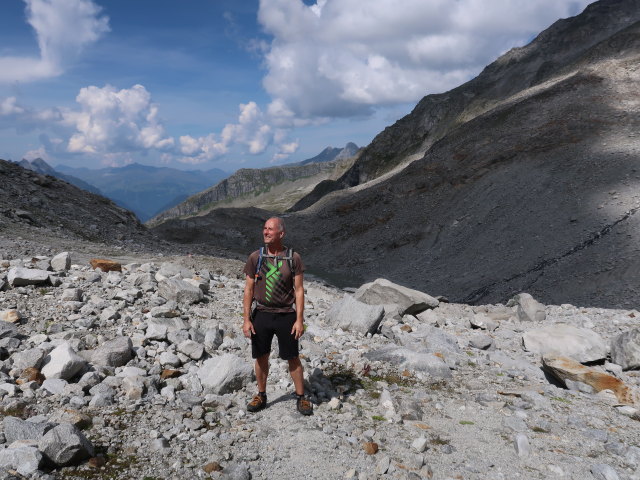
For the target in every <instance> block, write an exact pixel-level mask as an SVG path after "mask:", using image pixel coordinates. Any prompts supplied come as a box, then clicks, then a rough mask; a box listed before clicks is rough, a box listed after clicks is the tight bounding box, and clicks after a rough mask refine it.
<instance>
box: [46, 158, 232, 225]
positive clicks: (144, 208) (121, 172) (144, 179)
mask: <svg viewBox="0 0 640 480" xmlns="http://www.w3.org/2000/svg"><path fill="white" fill-rule="evenodd" d="M56 168H57V169H58V170H59V171H60V172H63V173H65V174H69V175H73V176H75V177H78V178H80V179H82V180H84V181H85V182H87V183H90V184H91V185H94V186H96V187H97V188H99V189H100V191H102V192H104V194H105V195H106V196H107V197H109V198H111V199H112V200H114V201H115V202H116V203H118V204H119V205H122V206H123V207H125V208H128V209H129V210H131V211H133V212H134V213H135V214H136V215H137V216H138V218H140V220H142V221H145V220H148V219H149V218H151V217H153V216H154V215H155V214H157V213H159V212H161V211H163V210H165V209H167V208H169V207H172V206H174V205H176V204H177V203H179V202H180V201H181V200H183V199H184V198H185V197H186V196H189V195H193V194H194V193H197V192H199V191H201V190H203V189H205V188H207V187H209V186H211V185H213V184H215V183H216V182H218V181H220V180H221V179H223V178H225V177H226V176H227V175H228V173H226V172H224V171H222V170H220V169H211V170H206V171H200V170H195V171H185V170H177V169H175V168H168V167H152V166H148V165H140V164H137V163H134V164H131V165H127V166H125V167H119V168H115V167H113V168H101V169H97V170H91V169H88V168H72V167H68V166H66V165H58V166H57V167H56Z"/></svg>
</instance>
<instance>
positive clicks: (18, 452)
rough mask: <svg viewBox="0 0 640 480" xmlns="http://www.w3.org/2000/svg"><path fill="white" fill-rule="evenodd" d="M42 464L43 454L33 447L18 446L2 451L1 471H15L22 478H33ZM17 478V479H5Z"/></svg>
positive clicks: (0, 452)
mask: <svg viewBox="0 0 640 480" xmlns="http://www.w3.org/2000/svg"><path fill="white" fill-rule="evenodd" d="M41 464H42V453H40V451H39V450H38V449H37V448H36V447H32V446H26V445H23V446H17V447H15V448H11V447H10V448H3V449H2V450H0V470H3V471H6V470H15V471H16V472H18V473H19V474H20V475H21V477H20V478H23V477H29V478H31V474H33V473H35V472H36V471H37V470H38V469H39V468H40V465H41ZM4 478H15V477H4Z"/></svg>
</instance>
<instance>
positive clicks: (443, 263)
mask: <svg viewBox="0 0 640 480" xmlns="http://www.w3.org/2000/svg"><path fill="white" fill-rule="evenodd" d="M631 6H632V7H634V8H631ZM594 12H600V14H601V15H602V16H597V15H596V16H594ZM623 19H624V20H625V21H626V24H625V23H622V22H623ZM638 19H640V2H636V1H633V2H612V1H610V2H600V3H598V4H597V5H592V6H591V7H589V8H588V9H587V12H586V13H585V14H583V15H581V16H578V17H575V18H573V19H568V20H564V21H562V22H560V23H556V24H554V26H552V27H551V28H550V31H547V32H543V33H542V34H541V35H540V36H539V37H538V38H537V39H536V40H535V42H534V43H536V45H537V46H536V48H538V49H539V50H540V51H541V52H546V51H555V52H557V58H565V59H567V61H566V62H563V63H562V65H561V66H560V65H556V66H553V65H552V66H549V67H547V68H546V70H545V74H544V78H546V80H544V81H543V80H541V79H540V76H538V77H536V78H537V79H538V80H536V81H535V82H532V81H529V82H528V84H530V85H531V86H528V88H524V89H522V90H518V91H517V92H515V93H513V94H509V91H510V88H507V86H504V85H503V83H502V82H503V81H506V79H502V78H501V79H500V80H496V82H495V83H492V84H488V86H487V88H488V89H489V90H490V91H491V92H495V93H493V94H492V95H497V92H499V91H501V89H503V90H504V89H506V90H507V91H506V92H505V93H504V96H502V97H500V98H496V100H495V102H493V105H489V104H487V105H485V109H484V111H483V112H478V114H476V115H475V116H473V117H471V118H466V119H465V121H464V122H460V123H459V124H458V125H457V126H455V127H454V126H450V127H449V129H448V131H447V132H446V134H444V135H442V136H440V138H439V139H438V141H436V142H435V143H433V145H431V146H430V148H429V149H428V151H427V152H426V154H425V155H424V156H423V157H422V158H420V159H419V160H417V161H414V162H413V163H411V164H410V165H409V166H408V167H407V168H405V169H404V170H403V171H401V172H399V173H397V174H395V175H394V176H392V177H391V178H389V179H387V180H385V181H382V182H378V183H374V184H372V185H371V186H367V185H366V184H365V185H360V186H358V187H356V188H351V189H347V190H343V191H339V192H334V193H332V194H330V195H328V196H326V197H325V198H323V199H322V200H321V201H319V202H317V203H316V204H315V205H313V206H312V207H310V208H307V209H306V210H304V211H301V212H296V213H294V214H291V215H289V216H288V217H287V225H288V228H289V233H288V238H289V242H290V243H291V244H292V245H294V246H295V247H296V249H297V250H299V251H300V252H301V253H302V254H303V255H304V257H305V263H306V264H307V265H308V266H309V270H310V272H314V271H315V272H319V273H323V274H325V275H328V274H330V275H331V278H332V279H334V280H336V279H337V280H339V281H340V282H341V283H342V284H351V285H358V284H359V283H361V282H362V281H366V280H371V279H374V278H376V277H386V278H389V279H391V280H393V281H395V282H398V283H401V284H403V285H407V286H411V287H414V288H418V289H420V290H422V291H426V292H429V293H431V294H434V295H437V294H441V295H446V296H448V297H449V298H450V299H452V300H458V301H467V302H474V303H488V302H499V301H505V300H506V299H508V298H509V297H510V296H511V295H513V294H514V293H517V292H520V291H528V292H530V293H532V294H533V295H534V296H536V297H538V298H540V299H541V300H543V301H544V302H547V303H563V302H570V303H573V304H576V305H591V306H610V307H618V306H632V305H637V304H638V303H639V302H640V290H639V289H638V288H637V285H639V284H640V273H639V272H640V269H639V268H638V265H637V264H638V260H637V258H638V255H637V254H638V247H637V238H639V237H640V217H639V216H638V215H637V213H636V212H637V209H638V208H640V193H638V192H640V139H639V137H638V135H639V132H640V103H639V102H638V100H637V99H638V98H640V96H639V94H640V88H639V85H640V71H639V70H638V69H637V65H638V62H639V61H640V23H638ZM560 27H562V28H563V29H565V31H567V32H575V33H576V35H577V34H578V33H577V32H578V31H580V30H581V29H582V31H583V32H584V34H585V35H588V34H589V32H592V31H593V30H594V28H595V27H598V28H601V30H602V31H603V32H609V34H608V35H607V36H605V37H604V38H603V37H602V35H600V34H599V35H600V37H599V38H600V39H601V41H600V42H599V43H595V44H592V45H591V46H590V48H583V47H580V48H579V53H576V52H575V51H574V50H573V49H574V48H575V45H574V43H573V42H572V41H570V38H567V39H566V41H564V42H560V41H559V37H558V35H557V31H558V29H559V28H560ZM616 28H617V30H616ZM611 32H613V33H611ZM563 48H566V49H568V50H569V51H567V52H564V51H563ZM529 50H530V47H524V48H523V49H521V50H519V51H520V52H527V51H529ZM522 58H523V60H522V63H519V62H520V60H519V59H518V56H517V55H514V52H509V53H508V54H507V55H506V56H505V57H502V58H501V59H499V60H498V61H497V62H496V63H495V64H494V67H491V68H497V67H495V65H504V68H505V69H508V70H509V71H510V72H511V73H510V76H512V77H514V78H515V77H517V73H518V68H519V67H518V66H519V65H520V68H521V69H522V72H521V73H522V75H523V76H527V74H528V72H530V69H531V63H530V58H529V57H528V56H526V55H523V56H522ZM489 70H490V69H489ZM531 78H532V79H533V77H531ZM476 85H478V83H477V82H476ZM481 93H482V92H478V95H480V94H481ZM416 131H417V130H416ZM365 153H366V152H365ZM389 154H390V155H391V151H390V152H389ZM226 215H227V216H229V217H231V216H232V213H231V212H226ZM244 215H245V212H242V211H241V212H237V215H236V217H235V218H234V220H233V230H234V231H239V232H241V233H244V235H245V236H248V237H249V238H250V240H249V241H247V243H252V242H253V241H256V240H253V239H254V238H256V233H257V234H259V231H258V232H256V231H255V230H256V229H257V228H258V227H256V225H255V224H254V223H255V221H254V220H253V219H252V217H248V218H247V221H246V222H243V221H242V218H241V217H242V216H244ZM256 215H257V213H256V212H252V216H253V217H255V216H256ZM261 215H262V217H263V218H266V217H267V216H268V215H269V213H268V212H262V214H261ZM258 216H260V215H258ZM198 221H200V222H201V223H199V224H190V225H186V224H182V227H184V229H187V230H190V229H193V231H195V230H199V231H200V230H205V231H206V229H207V228H208V226H209V225H211V223H212V222H213V217H212V218H210V219H206V217H205V218H202V219H199V220H198ZM223 221H224V219H222V218H220V217H216V222H217V224H216V228H217V229H218V230H220V229H221V227H222V226H221V222H223ZM243 225H245V227H244V229H243ZM167 228H168V227H167ZM173 228H174V230H176V229H177V224H176V225H174V226H173ZM254 232H255V233H254ZM181 235H182V236H183V237H186V236H187V235H188V234H187V232H186V231H182V233H181ZM257 241H258V242H259V235H258V236H257ZM234 242H237V240H234ZM239 245H240V244H239ZM228 246H229V247H230V248H233V246H234V245H233V243H232V242H230V243H229V244H228Z"/></svg>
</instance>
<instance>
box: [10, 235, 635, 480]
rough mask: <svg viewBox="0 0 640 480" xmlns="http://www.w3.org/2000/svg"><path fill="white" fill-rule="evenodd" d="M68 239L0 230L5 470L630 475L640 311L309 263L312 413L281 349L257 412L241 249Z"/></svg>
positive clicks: (293, 475)
mask: <svg viewBox="0 0 640 480" xmlns="http://www.w3.org/2000/svg"><path fill="white" fill-rule="evenodd" d="M28 231H31V232H32V231H34V230H28ZM25 232H27V230H25ZM67 241H68V240H67ZM60 242H61V243H63V242H64V239H62V240H60ZM61 247H62V245H59V244H54V245H51V246H42V245H41V244H39V243H38V241H37V239H36V238H34V237H29V238H22V239H21V240H9V239H8V238H6V237H3V238H2V240H1V241H0V258H2V260H0V285H2V289H1V290H0V316H2V320H3V323H2V324H0V337H2V338H0V358H1V359H2V361H1V362H0V377H1V378H0V397H1V398H2V400H1V401H0V409H1V410H2V417H3V421H2V426H3V428H2V431H3V433H2V434H0V441H2V442H3V444H2V447H3V449H2V450H0V465H1V466H2V468H3V471H4V473H3V474H2V475H3V476H4V477H3V478H23V477H26V478H69V479H72V478H74V479H75V478H123V479H126V478H132V479H133V478H135V479H140V478H147V479H160V478H162V479H165V478H167V479H168V478H229V479H248V478H254V479H272V478H281V479H299V478H309V479H336V478H358V479H383V478H389V479H418V478H436V479H449V478H450V479H510V478H527V479H529V478H576V479H578V478H580V479H584V478H596V479H615V478H620V479H632V478H640V471H638V468H639V467H640V445H639V441H640V438H639V434H638V428H637V425H638V423H637V418H639V416H638V413H637V411H636V406H637V405H636V404H635V403H634V402H635V398H636V396H634V395H635V394H634V393H633V392H634V389H635V388H636V386H637V383H638V381H639V378H638V376H637V375H636V372H635V371H634V370H633V369H634V368H638V366H640V365H638V364H639V363H640V362H638V359H637V358H635V356H634V355H637V353H635V352H637V350H638V343H637V342H638V340H637V338H636V337H637V335H635V334H634V333H633V332H634V330H633V329H634V327H635V326H636V324H637V318H638V315H640V313H639V312H638V311H636V310H606V309H593V308H581V307H580V306H572V305H561V306H551V305H548V306H546V307H545V306H542V305H540V304H538V303H537V302H536V301H535V300H533V299H532V298H529V297H528V296H527V295H521V296H520V297H518V298H516V299H514V301H513V302H512V303H510V304H508V305H482V306H473V307H471V306H468V305H462V304H449V303H444V302H442V301H438V300H437V299H435V298H433V297H430V296H428V295H426V294H424V293H420V292H415V291H407V290H405V289H403V288H401V287H398V286H395V285H394V284H390V283H389V282H384V281H378V282H375V284H372V285H368V286H363V287H362V288H360V289H359V290H358V291H356V292H350V293H346V292H344V291H341V290H339V289H336V288H333V287H331V286H329V285H327V284H325V283H323V282H320V281H307V282H306V290H307V295H306V321H307V331H306V333H305V335H304V336H303V339H302V352H303V357H304V358H303V365H304V368H305V377H306V386H307V393H308V394H309V396H310V398H311V399H312V400H313V402H314V404H315V411H314V415H313V416H311V417H302V416H301V415H299V414H298V413H297V412H296V410H295V401H294V399H293V398H292V396H291V394H292V392H293V389H292V384H291V382H290V378H289V375H288V372H287V368H286V362H283V361H281V360H279V359H277V348H275V350H276V351H274V353H273V355H272V356H273V360H272V369H271V372H270V376H269V388H268V395H269V404H268V408H267V409H265V410H263V411H261V412H259V413H257V414H250V413H248V412H247V411H246V403H247V401H248V400H249V399H250V397H251V396H252V395H253V394H254V393H255V384H254V381H253V378H252V369H251V361H250V358H249V357H250V352H249V345H248V341H247V340H246V339H245V338H244V337H243V336H242V332H241V328H240V327H241V323H242V321H241V299H242V288H243V280H242V278H241V274H240V272H241V268H242V263H241V262H239V261H236V260H229V259H219V258H214V257H204V256H197V255H196V256H187V255H178V256H169V255H168V254H167V253H166V252H165V253H162V254H158V252H155V253H154V252H146V253H143V252H128V251H126V249H116V250H115V251H114V250H103V251H101V248H102V247H101V246H100V245H96V244H86V243H82V242H79V241H74V242H72V243H71V244H68V245H67V248H66V249H64V250H63V249H62V248H61ZM69 247H73V248H69ZM38 250H40V251H38ZM64 251H69V252H70V253H69V255H65V254H64V253H63V252H64ZM94 256H95V257H108V258H110V259H112V260H118V261H119V262H120V264H121V265H122V267H121V269H122V271H120V272H116V271H113V272H101V271H100V270H94V269H93V268H92V266H91V265H90V264H89V261H90V259H91V257H94ZM103 268H105V269H106V267H104V266H103ZM43 270H44V271H45V273H42V271H43ZM38 278H40V279H39V280H38ZM379 304H384V305H383V306H382V305H379ZM622 334H625V335H622ZM621 335H622V336H621ZM547 350H553V351H555V352H556V353H559V354H563V355H566V356H568V357H571V358H574V359H576V360H578V361H582V362H585V363H587V364H589V365H590V367H589V369H587V370H588V372H587V373H586V374H585V375H582V376H579V375H577V374H576V375H577V376H575V375H574V376H573V377H570V379H568V380H566V382H563V381H562V380H559V379H558V378H557V377H554V376H553V375H552V374H551V373H550V372H551V369H550V368H547V369H543V368H542V357H541V354H542V353H543V352H544V351H547ZM545 358H546V361H547V363H549V364H550V365H551V364H552V363H553V361H554V357H551V356H549V355H547V357H545ZM614 362H615V363H614ZM570 373H571V372H569V374H570ZM560 377H562V374H560ZM565 377H566V375H565ZM594 378H597V379H599V382H600V383H598V382H596V381H594ZM616 378H617V379H618V380H615V379H616ZM603 379H604V380H603ZM612 379H614V380H612ZM612 382H614V383H615V382H619V383H615V385H614V384H613V383H612ZM622 382H624V385H623V384H622ZM603 383H604V386H603ZM567 385H568V386H569V387H570V388H567ZM625 385H626V387H625ZM605 386H606V387H608V388H607V389H603V388H604V387H605ZM627 387H628V388H627ZM622 389H625V390H624V395H622ZM21 419H22V420H26V422H23V421H22V420H21ZM56 425H57V426H56Z"/></svg>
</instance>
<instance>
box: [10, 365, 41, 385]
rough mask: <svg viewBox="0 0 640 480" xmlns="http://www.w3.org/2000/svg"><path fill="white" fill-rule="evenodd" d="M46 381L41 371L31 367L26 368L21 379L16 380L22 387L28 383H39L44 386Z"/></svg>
mask: <svg viewBox="0 0 640 480" xmlns="http://www.w3.org/2000/svg"><path fill="white" fill-rule="evenodd" d="M44 380H45V378H44V375H43V374H42V373H40V370H38V369H37V368H34V367H29V368H25V369H24V370H23V371H22V373H21V374H20V378H18V379H17V380H16V383H17V384H18V385H22V384H23V383H27V382H38V383H39V384H42V382H44Z"/></svg>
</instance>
